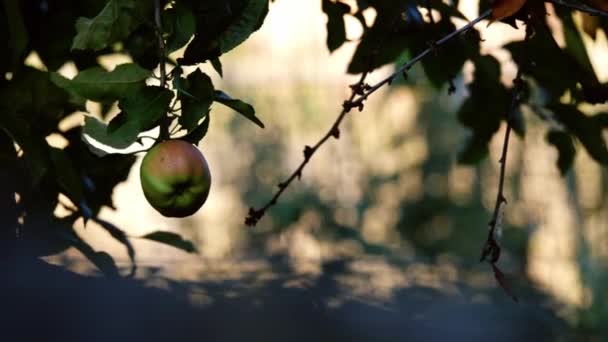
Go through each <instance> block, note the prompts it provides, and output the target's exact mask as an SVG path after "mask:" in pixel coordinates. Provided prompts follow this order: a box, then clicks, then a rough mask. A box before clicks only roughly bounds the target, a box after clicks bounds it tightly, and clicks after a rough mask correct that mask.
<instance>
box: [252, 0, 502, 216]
mask: <svg viewBox="0 0 608 342" xmlns="http://www.w3.org/2000/svg"><path fill="white" fill-rule="evenodd" d="M491 13H492V10H487V11H486V12H484V13H483V14H482V15H481V16H479V17H478V18H476V19H475V20H473V21H471V22H470V23H468V24H467V25H465V26H463V27H461V28H460V29H458V30H456V31H454V32H452V33H450V34H448V35H446V36H445V37H443V38H441V39H440V40H438V41H437V42H435V43H433V44H432V46H430V47H429V48H427V49H426V50H424V51H422V52H421V53H420V54H419V55H417V56H416V57H414V58H413V59H412V60H410V61H409V62H408V63H405V64H403V65H402V66H401V67H399V68H398V69H397V70H396V71H395V72H393V73H392V74H391V75H390V76H388V77H386V78H385V79H383V80H381V81H380V82H378V83H376V84H375V85H373V86H369V85H367V84H366V83H365V79H366V77H367V75H368V74H369V71H366V72H364V73H363V74H362V75H361V78H360V79H359V81H358V82H357V83H356V84H354V85H352V86H351V89H352V93H351V95H350V97H349V98H348V100H346V101H344V104H343V105H342V111H341V112H340V114H339V115H338V117H337V118H336V121H335V122H334V123H333V125H331V127H330V128H329V130H328V131H327V133H325V135H324V136H323V137H322V138H321V140H319V141H318V142H317V143H316V144H315V145H313V146H312V147H311V146H305V147H304V159H303V160H302V162H301V163H300V165H299V166H298V167H297V168H296V169H295V170H294V171H293V173H292V174H291V176H289V177H288V178H287V179H286V180H285V181H283V182H281V183H279V190H278V191H277V192H276V193H275V194H274V196H273V197H272V198H271V199H270V201H268V202H267V203H266V205H264V206H263V207H261V208H260V209H255V208H253V207H252V208H250V209H249V213H248V215H247V217H246V218H245V224H246V225H248V226H255V225H256V223H257V222H258V221H259V220H260V219H261V218H262V216H264V213H265V212H266V210H268V208H270V207H272V206H273V205H275V204H276V203H277V201H278V199H279V197H280V196H281V195H282V194H283V192H284V191H285V190H286V189H287V187H289V185H290V184H291V183H292V182H293V181H294V180H295V179H296V178H300V177H301V176H302V171H303V170H304V167H306V165H307V164H308V162H309V161H310V159H311V158H312V156H313V155H314V154H315V152H316V151H317V150H318V149H319V148H320V147H321V146H322V145H323V144H324V143H325V142H326V141H327V140H328V139H329V138H330V137H335V138H338V137H339V136H340V129H339V128H340V124H341V123H342V120H344V118H345V117H346V114H347V113H348V112H349V111H350V110H351V109H352V108H358V109H359V111H361V110H363V101H365V100H366V99H367V98H368V97H369V96H370V95H371V94H373V93H374V92H376V91H377V90H378V89H380V88H381V87H382V86H384V85H385V84H389V83H390V82H391V81H392V80H393V79H394V78H395V77H397V76H398V75H400V74H402V73H403V72H404V71H406V70H408V69H410V68H411V67H412V66H413V65H414V64H416V63H417V62H419V61H420V60H422V58H424V57H425V56H426V55H428V54H429V53H430V52H432V51H434V50H436V49H437V47H439V46H441V45H442V44H444V43H445V42H447V41H449V40H450V39H452V38H454V37H456V36H458V35H460V34H462V33H464V32H466V31H468V30H470V29H471V28H473V27H474V26H475V25H476V24H477V23H479V22H480V21H482V20H484V19H486V18H488V17H489V16H490V15H491Z"/></svg>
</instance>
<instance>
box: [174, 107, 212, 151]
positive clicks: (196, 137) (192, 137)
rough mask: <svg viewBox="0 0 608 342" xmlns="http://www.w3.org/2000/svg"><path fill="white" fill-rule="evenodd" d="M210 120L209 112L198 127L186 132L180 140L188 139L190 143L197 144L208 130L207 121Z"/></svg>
mask: <svg viewBox="0 0 608 342" xmlns="http://www.w3.org/2000/svg"><path fill="white" fill-rule="evenodd" d="M210 121H211V113H209V114H207V116H205V120H203V122H201V124H200V125H198V127H196V128H195V129H193V130H192V131H190V132H188V134H186V135H185V136H184V137H183V138H181V139H182V140H185V141H188V142H190V143H191V144H194V145H197V144H198V143H199V142H200V141H201V140H202V139H203V138H204V137H205V135H207V131H208V130H209V122H210Z"/></svg>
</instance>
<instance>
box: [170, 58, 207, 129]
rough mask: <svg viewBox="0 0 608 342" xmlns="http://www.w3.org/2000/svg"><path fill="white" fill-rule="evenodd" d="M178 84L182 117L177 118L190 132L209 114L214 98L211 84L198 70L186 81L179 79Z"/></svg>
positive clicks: (205, 75)
mask: <svg viewBox="0 0 608 342" xmlns="http://www.w3.org/2000/svg"><path fill="white" fill-rule="evenodd" d="M180 82H181V84H180V87H181V94H180V95H179V99H180V101H181V104H182V115H181V116H180V117H179V124H180V125H181V126H182V127H183V128H184V129H186V130H188V131H190V130H193V129H194V128H195V127H196V126H198V123H199V121H200V120H201V119H202V118H204V117H205V115H207V114H208V113H209V109H210V107H211V103H212V102H213V97H214V89H213V83H212V82H211V78H209V76H207V74H205V73H203V72H202V71H200V69H196V70H195V71H194V72H192V73H191V74H190V75H188V78H187V79H185V80H184V79H181V80H180ZM178 89H179V88H178Z"/></svg>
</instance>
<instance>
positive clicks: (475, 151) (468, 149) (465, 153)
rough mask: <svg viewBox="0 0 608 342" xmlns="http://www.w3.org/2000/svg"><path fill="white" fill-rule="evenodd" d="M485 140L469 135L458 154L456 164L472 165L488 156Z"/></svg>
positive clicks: (486, 141)
mask: <svg viewBox="0 0 608 342" xmlns="http://www.w3.org/2000/svg"><path fill="white" fill-rule="evenodd" d="M488 142H489V140H487V138H484V137H480V136H478V135H475V134H472V135H470V136H469V137H468V138H467V139H466V141H465V142H464V145H463V147H462V149H461V150H460V151H459V152H458V162H459V163H461V164H467V165H474V164H477V163H479V162H480V161H482V160H483V159H484V158H485V157H487V156H488V152H489V151H488Z"/></svg>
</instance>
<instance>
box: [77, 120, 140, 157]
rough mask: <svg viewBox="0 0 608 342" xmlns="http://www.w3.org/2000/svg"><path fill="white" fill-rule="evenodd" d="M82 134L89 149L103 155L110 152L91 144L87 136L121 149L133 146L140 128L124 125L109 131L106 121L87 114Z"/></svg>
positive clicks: (100, 155)
mask: <svg viewBox="0 0 608 342" xmlns="http://www.w3.org/2000/svg"><path fill="white" fill-rule="evenodd" d="M82 134H83V140H84V142H85V143H86V144H87V147H89V150H90V151H91V152H93V153H94V154H95V155H97V156H99V157H102V156H105V155H106V154H108V152H106V151H105V150H102V149H99V148H98V147H96V146H93V145H91V144H90V143H89V141H88V140H87V137H89V138H91V139H93V140H95V141H98V142H100V143H101V144H103V145H106V146H110V147H113V148H115V149H119V150H120V149H125V148H127V147H129V146H131V144H133V143H134V142H135V141H136V139H137V134H139V129H138V128H137V127H134V126H133V125H124V126H122V127H121V128H120V129H117V130H115V131H113V132H108V126H107V125H106V124H105V123H103V122H101V121H99V120H98V119H96V118H94V117H92V116H88V115H85V117H84V127H83V129H82Z"/></svg>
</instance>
